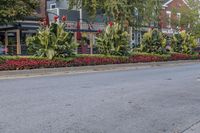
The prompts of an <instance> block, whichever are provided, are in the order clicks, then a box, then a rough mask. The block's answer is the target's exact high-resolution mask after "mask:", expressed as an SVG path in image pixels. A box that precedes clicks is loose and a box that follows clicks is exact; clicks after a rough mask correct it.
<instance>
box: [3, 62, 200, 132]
mask: <svg viewBox="0 0 200 133" xmlns="http://www.w3.org/2000/svg"><path fill="white" fill-rule="evenodd" d="M199 68H200V64H190V65H184V66H170V67H169V66H166V67H156V68H147V69H140V70H124V71H110V72H97V73H85V74H73V75H60V76H47V77H33V78H23V79H7V80H0V133H187V132H188V131H189V130H190V129H191V128H193V127H195V126H198V125H200V124H199V123H200V69H199ZM199 132H200V131H197V133H199Z"/></svg>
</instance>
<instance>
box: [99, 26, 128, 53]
mask: <svg viewBox="0 0 200 133" xmlns="http://www.w3.org/2000/svg"><path fill="white" fill-rule="evenodd" d="M129 37H130V36H129V34H128V32H127V31H125V30H124V29H123V28H122V25H120V24H118V23H110V24H109V25H108V26H107V27H106V29H105V31H103V32H102V33H101V34H100V35H99V36H98V37H97V39H96V41H97V49H98V51H99V53H100V54H105V55H121V56H124V55H129V53H130V50H131V48H130V45H129Z"/></svg>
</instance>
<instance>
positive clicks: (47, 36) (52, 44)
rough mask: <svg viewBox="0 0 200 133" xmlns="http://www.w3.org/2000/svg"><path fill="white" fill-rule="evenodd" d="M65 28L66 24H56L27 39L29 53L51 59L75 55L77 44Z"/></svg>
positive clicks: (41, 29)
mask: <svg viewBox="0 0 200 133" xmlns="http://www.w3.org/2000/svg"><path fill="white" fill-rule="evenodd" d="M55 25H56V26H55ZM52 28H53V30H52ZM54 28H55V29H54ZM64 28H65V27H64V23H61V24H57V23H54V24H52V25H51V26H50V27H48V26H46V27H43V28H40V29H39V31H38V33H37V34H36V36H33V37H28V38H27V39H26V42H27V45H28V47H29V52H30V53H31V54H35V55H36V56H40V57H48V58H49V59H53V58H54V57H63V56H71V55H73V54H74V52H75V49H76V47H77V44H76V43H75V42H74V40H73V35H72V33H70V32H66V31H65V30H64ZM53 31H55V32H53Z"/></svg>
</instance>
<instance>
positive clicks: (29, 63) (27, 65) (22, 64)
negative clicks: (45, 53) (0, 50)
mask: <svg viewBox="0 0 200 133" xmlns="http://www.w3.org/2000/svg"><path fill="white" fill-rule="evenodd" d="M65 66H67V62H65V61H59V60H47V59H31V58H19V59H9V60H5V61H4V62H3V63H1V64H0V71H3V70H23V69H37V68H55V67H65Z"/></svg>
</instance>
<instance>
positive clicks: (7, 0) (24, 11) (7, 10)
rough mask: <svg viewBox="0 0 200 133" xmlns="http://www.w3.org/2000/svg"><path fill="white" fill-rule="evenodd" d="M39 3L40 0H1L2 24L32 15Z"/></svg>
mask: <svg viewBox="0 0 200 133" xmlns="http://www.w3.org/2000/svg"><path fill="white" fill-rule="evenodd" d="M38 5H39V0H0V24H7V23H9V22H13V21H14V20H19V19H22V18H23V17H25V16H28V15H31V13H32V12H33V11H34V10H35V9H36V8H37V7H38Z"/></svg>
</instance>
